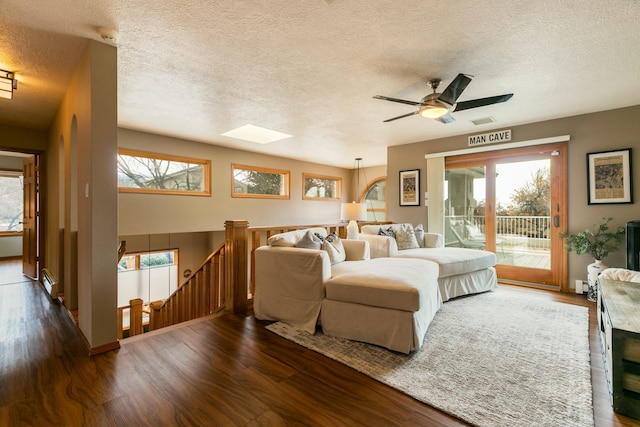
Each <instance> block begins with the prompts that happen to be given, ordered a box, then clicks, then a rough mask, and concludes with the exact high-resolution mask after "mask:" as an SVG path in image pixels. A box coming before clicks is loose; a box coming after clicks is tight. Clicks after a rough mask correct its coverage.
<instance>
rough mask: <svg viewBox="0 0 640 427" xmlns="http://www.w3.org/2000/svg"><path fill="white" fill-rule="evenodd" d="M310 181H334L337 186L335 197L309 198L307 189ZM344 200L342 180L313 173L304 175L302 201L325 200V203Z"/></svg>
mask: <svg viewBox="0 0 640 427" xmlns="http://www.w3.org/2000/svg"><path fill="white" fill-rule="evenodd" d="M308 179H319V180H322V181H333V183H334V185H335V190H336V195H335V197H319V196H318V197H313V196H307V194H306V191H305V189H306V187H307V180H308ZM341 199H342V178H340V177H337V176H328V175H316V174H312V173H305V172H303V173H302V200H325V201H332V202H336V201H340V200H341Z"/></svg>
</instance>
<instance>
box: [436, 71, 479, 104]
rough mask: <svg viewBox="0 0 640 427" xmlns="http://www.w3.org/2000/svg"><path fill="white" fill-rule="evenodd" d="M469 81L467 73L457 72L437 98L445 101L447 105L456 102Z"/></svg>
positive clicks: (469, 77)
mask: <svg viewBox="0 0 640 427" xmlns="http://www.w3.org/2000/svg"><path fill="white" fill-rule="evenodd" d="M470 82H471V76H469V75H467V74H458V75H457V76H456V78H455V79H453V81H452V82H451V83H449V86H447V88H446V89H445V90H444V91H443V92H442V93H441V94H440V96H439V97H438V100H440V101H443V102H446V103H447V104H449V105H453V104H455V103H456V101H457V100H458V98H459V97H460V95H462V91H464V90H465V89H466V88H467V86H468V85H469V83H470Z"/></svg>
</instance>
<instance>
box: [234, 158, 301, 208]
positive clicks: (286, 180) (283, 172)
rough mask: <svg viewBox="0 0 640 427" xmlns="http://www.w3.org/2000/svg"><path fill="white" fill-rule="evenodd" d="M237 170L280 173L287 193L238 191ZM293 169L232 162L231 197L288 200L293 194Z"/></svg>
mask: <svg viewBox="0 0 640 427" xmlns="http://www.w3.org/2000/svg"><path fill="white" fill-rule="evenodd" d="M236 170H243V171H249V172H258V173H266V174H278V175H282V176H283V178H284V183H283V191H284V193H285V194H256V193H237V192H236V186H235V183H236V179H235V176H236ZM290 195H291V171H288V170H284V169H274V168H267V167H261V166H249V165H241V164H237V163H232V164H231V197H237V198H244V199H280V200H284V199H286V200H288V199H289V198H290V197H291V196H290Z"/></svg>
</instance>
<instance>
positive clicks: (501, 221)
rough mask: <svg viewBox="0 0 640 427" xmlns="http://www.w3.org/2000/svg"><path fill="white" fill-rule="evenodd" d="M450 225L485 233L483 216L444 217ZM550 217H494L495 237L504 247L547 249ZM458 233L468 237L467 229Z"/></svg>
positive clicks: (548, 245)
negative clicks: (466, 225)
mask: <svg viewBox="0 0 640 427" xmlns="http://www.w3.org/2000/svg"><path fill="white" fill-rule="evenodd" d="M445 218H447V219H448V220H449V222H450V223H452V224H468V225H471V226H473V227H476V229H477V230H478V232H480V233H482V234H484V233H485V217H484V216H475V215H469V216H460V215H456V216H448V217H445ZM550 230H551V217H549V216H504V215H500V216H496V235H497V236H499V237H500V238H501V239H500V240H501V241H502V242H503V245H504V247H505V248H506V247H509V246H514V247H521V246H525V247H526V248H527V249H549V248H550V238H549V232H550ZM458 231H459V232H461V233H463V235H464V237H465V238H469V237H471V236H470V233H471V231H470V228H469V227H464V226H463V227H460V228H459V229H458Z"/></svg>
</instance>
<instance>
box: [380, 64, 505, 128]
mask: <svg viewBox="0 0 640 427" xmlns="http://www.w3.org/2000/svg"><path fill="white" fill-rule="evenodd" d="M472 77H473V76H470V75H468V74H458V75H457V76H456V78H455V79H453V81H452V82H451V83H450V84H449V86H447V87H446V89H445V90H444V92H442V93H436V90H437V89H438V86H439V85H440V82H441V80H440V79H431V80H429V81H428V82H427V83H428V84H429V87H431V89H433V93H431V94H429V95H427V96H425V97H424V98H422V100H421V101H420V102H416V101H407V100H406V99H398V98H390V97H388V96H382V95H376V96H374V98H375V99H382V100H384V101H392V102H399V103H401V104H408V105H415V106H419V107H420V108H419V109H418V110H417V111H414V112H412V113H408V114H403V115H402V116H398V117H393V118H391V119H387V120H384V122H385V123H386V122H391V121H393V120H398V119H402V118H405V117H409V116H413V115H415V114H420V115H421V116H423V117H426V118H429V119H435V120H437V121H439V122H442V123H451V122H454V121H455V119H454V118H453V117H452V116H451V115H450V114H449V113H453V112H456V111H462V110H468V109H470V108H478V107H484V106H486V105H491V104H498V103H500V102H505V101H508V100H509V99H511V97H512V96H513V94H512V93H507V94H504V95H496V96H490V97H488V98H478V99H472V100H469V101H461V102H456V101H457V100H458V97H460V95H461V94H462V91H464V90H465V89H466V87H467V86H468V85H469V83H470V82H471V78H472Z"/></svg>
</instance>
